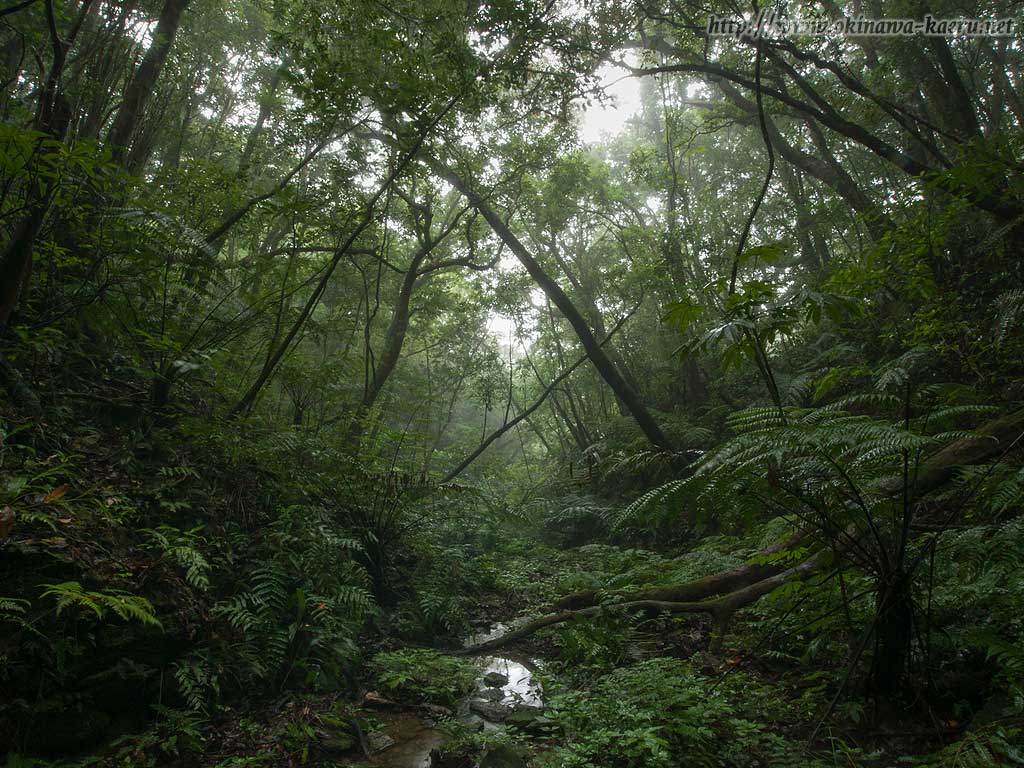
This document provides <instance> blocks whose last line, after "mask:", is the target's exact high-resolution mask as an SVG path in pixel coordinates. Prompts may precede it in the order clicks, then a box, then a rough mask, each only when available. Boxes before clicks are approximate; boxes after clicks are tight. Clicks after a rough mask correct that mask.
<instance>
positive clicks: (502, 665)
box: [476, 656, 544, 709]
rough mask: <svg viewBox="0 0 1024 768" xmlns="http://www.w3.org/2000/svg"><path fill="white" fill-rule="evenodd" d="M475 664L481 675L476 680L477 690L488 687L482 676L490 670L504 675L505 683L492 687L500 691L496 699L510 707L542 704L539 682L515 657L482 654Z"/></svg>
mask: <svg viewBox="0 0 1024 768" xmlns="http://www.w3.org/2000/svg"><path fill="white" fill-rule="evenodd" d="M476 663H477V665H478V666H479V667H480V668H481V677H480V680H479V681H478V686H477V689H478V692H479V691H486V690H487V688H488V687H490V686H487V685H485V684H484V682H483V678H484V677H486V676H487V675H488V674H490V673H492V672H496V673H498V674H499V675H504V676H505V678H506V679H507V680H508V682H507V683H505V684H504V685H502V686H500V688H499V687H498V686H494V688H496V689H498V690H500V691H501V698H500V699H497V700H496V701H497V702H498V703H500V704H503V705H507V706H510V707H516V708H523V707H536V708H538V709H539V708H542V707H543V706H544V699H543V698H542V691H541V687H540V683H538V682H537V681H536V680H534V678H533V671H532V670H531V669H530V668H529V667H528V666H526V664H523V663H521V662H518V661H516V660H515V659H509V658H507V657H504V656H482V657H480V658H478V659H476Z"/></svg>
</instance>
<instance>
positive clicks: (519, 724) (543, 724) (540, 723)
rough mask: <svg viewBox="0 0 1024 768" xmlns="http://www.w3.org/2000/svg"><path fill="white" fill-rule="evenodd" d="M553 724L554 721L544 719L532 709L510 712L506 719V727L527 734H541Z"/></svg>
mask: <svg viewBox="0 0 1024 768" xmlns="http://www.w3.org/2000/svg"><path fill="white" fill-rule="evenodd" d="M552 723H553V721H552V720H549V719H548V718H546V717H544V715H542V714H541V713H540V712H539V711H537V710H535V709H533V708H531V707H527V708H524V709H518V710H515V711H514V712H510V713H509V714H508V716H507V717H506V718H505V725H509V726H511V727H513V728H518V729H519V730H521V731H526V732H527V733H541V732H543V731H544V730H545V729H546V728H547V727H548V726H550V725H552Z"/></svg>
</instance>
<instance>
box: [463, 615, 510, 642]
mask: <svg viewBox="0 0 1024 768" xmlns="http://www.w3.org/2000/svg"><path fill="white" fill-rule="evenodd" d="M506 630H508V624H506V623H505V622H503V621H499V622H498V623H497V624H492V625H491V626H490V628H489V629H487V630H486V631H484V632H480V633H478V634H475V635H470V636H469V637H467V638H466V639H465V640H463V641H462V647H463V648H469V647H471V646H474V645H480V643H486V642H487V641H488V640H494V639H495V638H498V637H501V636H502V635H503V634H505V632H506Z"/></svg>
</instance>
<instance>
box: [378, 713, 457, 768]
mask: <svg viewBox="0 0 1024 768" xmlns="http://www.w3.org/2000/svg"><path fill="white" fill-rule="evenodd" d="M379 719H380V720H381V721H382V722H383V724H384V727H383V728H382V729H381V732H383V733H385V734H387V735H388V736H389V737H390V738H392V739H394V740H395V744H394V746H391V747H388V748H387V749H384V750H382V751H380V752H378V753H377V754H375V755H373V756H371V757H370V760H369V762H370V764H371V765H384V766H387V768H430V753H431V751H432V750H435V749H437V748H438V747H440V746H441V743H442V742H443V741H444V734H443V733H441V731H438V730H437V729H434V728H428V727H427V726H426V725H424V723H423V721H422V720H421V719H420V718H419V717H417V716H416V715H413V714H409V713H407V712H398V713H395V714H383V715H380V716H379Z"/></svg>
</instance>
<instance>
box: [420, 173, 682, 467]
mask: <svg viewBox="0 0 1024 768" xmlns="http://www.w3.org/2000/svg"><path fill="white" fill-rule="evenodd" d="M432 165H433V166H434V169H435V171H437V172H438V173H439V174H440V175H441V176H442V177H443V178H444V179H445V181H447V182H449V183H450V184H451V185H452V186H453V187H455V188H456V189H458V190H459V192H461V193H462V195H463V196H464V197H465V198H466V199H467V200H469V202H470V204H472V206H473V207H474V208H476V209H477V210H478V211H479V212H480V214H481V215H482V216H483V217H484V218H485V219H486V220H487V223H488V224H489V225H490V227H491V229H493V230H494V233H495V234H496V235H498V237H500V238H501V239H502V241H503V242H504V243H505V245H507V246H508V247H509V250H511V251H512V253H514V254H515V255H516V258H518V259H519V261H520V263H521V264H522V265H523V266H524V267H526V271H527V272H529V273H530V277H532V278H533V280H534V282H536V283H537V285H538V286H539V287H540V288H541V290H543V291H544V293H545V294H546V295H547V297H548V298H549V299H551V301H552V302H553V303H554V305H555V306H556V307H558V310H559V311H560V312H561V313H562V315H563V316H565V318H566V319H567V320H568V321H569V323H570V325H572V327H573V330H574V331H576V336H577V337H578V338H579V340H580V343H581V344H582V345H583V349H584V351H585V352H586V353H587V356H588V357H589V358H590V361H591V363H593V364H594V367H595V368H596V369H597V371H598V373H600V374H601V377H602V378H603V379H604V380H605V382H606V383H607V384H608V386H609V387H611V389H612V391H613V392H614V393H615V395H616V396H617V397H619V398H620V399H621V400H622V402H623V403H625V405H626V408H627V409H628V410H629V413H630V415H631V416H632V417H633V419H634V420H635V421H636V423H637V424H638V425H639V426H640V429H641V430H642V431H643V433H644V435H646V437H647V439H648V440H650V441H651V443H653V444H654V445H655V446H657V447H658V448H662V449H665V450H669V448H670V446H669V442H668V440H667V439H666V437H665V435H664V433H663V432H662V431H661V427H659V426H658V423H657V422H656V421H655V420H654V417H653V416H651V413H650V411H648V410H647V408H646V406H644V404H643V403H642V402H641V401H640V397H639V395H637V393H636V391H635V390H634V389H633V388H632V387H630V386H629V384H627V383H626V381H625V379H623V377H622V375H621V374H620V373H619V371H618V369H617V368H616V367H615V364H614V363H612V361H611V360H610V359H609V357H608V355H607V353H605V351H604V350H603V349H601V345H600V343H599V342H598V340H597V338H596V337H595V336H594V332H593V331H592V330H591V329H590V326H589V325H587V322H586V320H584V319H583V315H581V314H580V311H579V310H578V309H576V307H575V305H574V304H573V303H572V301H571V300H570V299H569V297H568V296H567V295H566V293H565V291H563V290H562V288H561V286H560V285H559V284H558V283H557V282H556V281H555V280H554V279H553V278H552V277H551V276H550V275H549V274H548V273H547V272H546V271H545V270H544V268H543V267H542V266H541V265H540V263H539V262H538V261H537V259H535V258H534V257H533V255H532V254H531V253H530V252H529V251H528V250H527V249H526V246H524V245H523V243H522V242H521V241H520V240H519V238H518V237H516V236H515V233H513V232H512V230H511V229H509V227H508V225H506V224H505V222H504V221H503V220H502V218H501V217H500V216H499V215H498V213H497V211H495V210H494V209H493V208H491V206H490V205H489V204H488V202H487V201H486V200H485V199H484V198H483V197H481V196H480V195H479V194H478V193H477V192H476V191H475V190H474V189H473V188H472V187H470V186H469V185H468V184H467V183H466V182H465V181H464V180H463V179H462V178H461V177H460V176H459V175H458V174H456V173H455V172H454V171H452V170H451V169H449V168H447V167H445V166H443V165H441V164H440V163H433V164H432Z"/></svg>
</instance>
